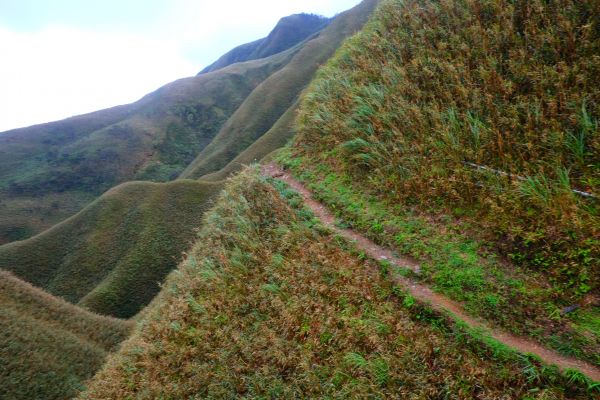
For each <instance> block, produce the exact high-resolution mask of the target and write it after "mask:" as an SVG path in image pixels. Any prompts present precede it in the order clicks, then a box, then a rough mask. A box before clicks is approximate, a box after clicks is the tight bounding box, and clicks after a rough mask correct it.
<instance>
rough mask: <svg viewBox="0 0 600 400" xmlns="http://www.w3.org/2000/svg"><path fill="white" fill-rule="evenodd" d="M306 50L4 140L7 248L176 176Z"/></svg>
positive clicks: (1, 198)
mask: <svg viewBox="0 0 600 400" xmlns="http://www.w3.org/2000/svg"><path fill="white" fill-rule="evenodd" d="M300 47H301V46H299V47H297V48H294V49H291V50H288V51H286V52H283V53H279V54H277V55H274V56H271V57H269V58H267V59H262V60H258V61H249V62H247V63H241V64H236V65H233V66H230V67H227V68H224V69H222V70H220V71H218V72H214V73H210V74H204V75H201V76H198V77H192V78H186V79H181V80H179V81H176V82H173V83H171V84H169V85H166V86H164V87H163V88H161V89H159V90H157V91H156V92H154V93H152V94H149V95H147V96H146V97H144V98H143V99H141V100H140V101H138V102H136V103H134V104H131V105H128V106H121V107H117V108H114V109H109V110H104V111H99V112H96V113H92V114H88V115H84V116H79V117H74V118H70V119H67V120H64V121H59V122H53V123H49V124H44V125H38V126H34V127H30V128H24V129H17V130H14V131H9V132H5V133H1V134H0V244H1V243H6V242H9V241H13V240H20V239H24V238H27V237H30V236H32V235H33V234H36V233H39V232H40V231H42V230H43V229H46V228H49V227H50V226H52V225H54V224H55V223H57V222H59V221H61V220H63V219H64V218H66V217H67V216H70V215H73V214H74V213H75V212H77V211H79V210H80V209H81V208H82V207H83V206H84V205H85V204H86V203H89V202H90V201H91V200H92V199H94V198H95V197H97V196H98V195H100V194H101V193H102V192H104V191H106V190H108V189H109V188H111V187H113V186H115V185H117V184H119V183H122V182H125V181H129V180H133V179H139V180H152V181H168V180H171V179H174V178H176V177H177V176H178V175H179V174H180V173H181V171H182V170H183V169H184V168H185V167H186V166H187V165H188V164H189V163H190V162H191V161H192V160H193V159H194V157H196V156H197V154H198V153H199V152H200V151H201V150H202V149H203V148H204V147H205V146H206V145H207V144H208V143H210V142H211V140H212V139H213V138H214V136H215V135H216V134H217V132H218V131H219V129H220V127H221V126H222V125H223V123H225V121H226V120H227V119H228V118H229V116H230V115H232V114H233V112H234V111H235V110H236V109H237V108H238V107H239V105H240V104H241V103H242V102H243V101H244V100H245V98H246V97H247V96H248V95H249V94H250V93H251V92H252V91H253V90H254V89H255V88H256V87H257V85H258V84H260V83H261V82H262V81H263V80H264V79H266V78H267V77H268V76H270V75H271V74H272V73H274V72H275V71H277V70H278V69H280V68H281V67H282V66H284V65H285V64H287V63H288V62H289V61H290V59H291V57H292V56H293V55H294V54H295V53H296V52H297V51H298V50H299V48H300Z"/></svg>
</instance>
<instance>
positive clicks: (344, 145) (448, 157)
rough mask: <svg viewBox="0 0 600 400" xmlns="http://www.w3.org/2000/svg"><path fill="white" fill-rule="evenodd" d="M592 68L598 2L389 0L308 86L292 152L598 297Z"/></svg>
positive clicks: (572, 297) (599, 70)
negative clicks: (459, 225)
mask: <svg viewBox="0 0 600 400" xmlns="http://www.w3.org/2000/svg"><path fill="white" fill-rule="evenodd" d="M598 76H600V5H599V3H598V2H597V1H570V0H559V1H552V2H547V1H542V0H534V1H519V2H508V1H500V0H445V1H439V2H438V1H427V0H408V1H398V0H387V1H385V2H384V3H383V5H382V6H381V8H380V10H379V11H378V12H377V14H376V16H375V18H374V20H373V21H372V22H371V23H370V24H369V25H368V27H367V28H366V29H365V30H363V31H362V32H361V33H360V34H358V35H356V36H355V37H354V38H352V39H351V40H349V41H348V42H347V43H346V44H345V45H344V46H343V48H342V49H341V50H340V51H339V52H338V54H337V56H336V57H335V59H334V60H332V61H331V62H330V63H329V64H328V65H327V66H326V67H325V68H323V69H322V70H321V71H320V73H319V74H318V77H317V79H316V80H315V81H314V82H313V83H312V85H311V87H310V88H309V89H308V94H307V96H306V97H305V101H304V102H303V104H302V105H301V111H300V117H299V124H298V127H297V129H298V132H299V134H298V139H297V143H296V145H295V147H294V150H293V152H294V154H295V155H300V156H303V157H305V158H306V160H307V161H306V163H304V164H302V165H301V166H299V169H302V168H304V167H306V168H308V167H310V166H315V165H321V166H322V167H323V168H322V169H323V171H325V170H327V171H330V172H332V173H334V174H337V176H339V177H340V179H345V180H348V181H351V182H353V185H354V186H355V188H359V190H362V191H363V192H364V193H369V194H371V195H374V196H376V197H378V198H380V199H383V200H385V201H386V202H387V203H389V204H394V205H395V206H396V207H399V208H400V209H404V210H406V209H410V208H414V209H417V210H418V211H419V212H426V213H430V214H433V215H442V216H446V217H445V218H448V217H450V219H454V218H459V219H460V220H461V221H463V222H465V223H466V224H467V226H468V228H467V229H468V230H470V231H471V233H473V232H474V233H475V235H476V236H477V237H478V238H479V239H482V240H483V241H487V242H488V243H489V244H490V245H491V247H493V248H495V249H494V250H499V251H500V252H501V253H502V254H503V255H505V256H506V257H508V258H509V259H510V260H511V261H512V262H513V263H515V264H516V265H518V266H522V267H525V268H528V269H529V271H530V272H531V273H533V274H539V276H543V280H544V281H546V282H548V285H550V286H551V287H552V294H551V296H552V297H553V298H554V299H560V300H561V302H562V304H563V306H566V305H569V304H573V303H576V302H578V301H580V300H581V301H583V302H584V303H586V302H587V303H588V304H589V303H592V304H593V303H594V302H597V301H598V299H597V298H595V297H594V296H592V294H593V293H594V292H595V290H596V289H597V287H598V277H600V271H599V269H598V266H599V265H600V261H599V259H600V256H599V254H600V252H599V250H600V241H599V240H598V238H599V237H600V231H599V228H600V218H599V216H598V204H599V203H598V201H599V199H598V195H599V193H600V181H599V174H600V159H599V156H600V134H599V133H600V131H599V125H598V120H599V117H600V108H599V107H600V86H599V85H598V84H597V78H598ZM576 191H578V192H576ZM583 192H585V193H583ZM388 211H389V213H390V218H392V217H393V215H394V213H396V211H397V210H396V211H394V209H389V210H388Z"/></svg>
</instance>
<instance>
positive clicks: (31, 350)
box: [0, 270, 133, 400]
mask: <svg viewBox="0 0 600 400" xmlns="http://www.w3.org/2000/svg"><path fill="white" fill-rule="evenodd" d="M0 303H1V304H2V307H1V308H0V325H1V326H2V334H1V335H0V398H3V399H13V400H29V399H49V400H50V399H52V400H54V399H57V400H58V399H70V398H72V397H73V396H75V395H76V394H77V393H78V392H79V391H80V390H81V389H82V388H83V387H84V385H85V381H86V380H87V379H89V378H91V377H92V376H93V374H94V373H95V372H96V370H98V369H99V368H100V367H101V366H102V364H103V362H104V360H105V358H106V355H107V354H108V353H109V352H113V351H115V350H117V349H118V346H119V344H120V343H121V342H122V341H123V340H124V339H125V338H127V336H128V335H129V333H130V332H131V330H132V327H133V324H132V323H130V322H126V321H122V320H117V319H114V318H108V317H102V316H99V315H95V314H92V313H90V312H87V311H84V310H82V309H80V308H78V307H76V306H73V305H71V304H69V303H67V302H65V301H63V300H60V299H58V298H56V297H53V296H51V295H49V294H47V293H45V292H43V291H42V290H40V289H38V288H35V287H33V286H31V285H29V284H28V283H25V282H23V281H21V280H20V279H17V278H16V277H14V276H13V275H11V274H10V273H8V272H6V271H2V270H0Z"/></svg>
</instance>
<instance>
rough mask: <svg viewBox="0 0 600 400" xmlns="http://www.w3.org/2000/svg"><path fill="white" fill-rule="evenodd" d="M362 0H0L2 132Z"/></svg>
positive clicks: (159, 78)
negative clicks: (294, 18) (294, 17)
mask: <svg viewBox="0 0 600 400" xmlns="http://www.w3.org/2000/svg"><path fill="white" fill-rule="evenodd" d="M359 2H360V0H93V1H90V0H0V131H4V130H7V129H12V128H17V127H23V126H29V125H33V124H37V123H42V122H49V121H53V120H58V119H62V118H66V117H69V116H73V115H77V114H82V113H85V112H90V111H95V110H98V109H102V108H106V107H111V106H115V105H119V104H125V103H130V102H133V101H135V100H137V99H139V98H140V97H142V96H143V95H145V94H146V93H149V92H151V91H153V90H155V89H157V88H158V87H160V86H162V85H163V84H166V83H168V82H171V81H173V80H175V79H178V78H183V77H186V76H191V75H195V74H196V73H197V72H198V71H200V70H201V69H202V68H203V67H204V66H206V65H208V64H210V63H211V62H212V61H214V60H216V59H217V58H218V57H219V56H220V55H222V54H223V53H225V52H226V51H228V50H230V49H231V48H233V47H235V46H237V45H239V44H242V43H246V42H249V41H252V40H255V39H259V38H261V37H264V36H266V35H267V34H268V33H269V31H270V30H271V29H272V28H273V27H274V26H275V24H276V23H277V21H278V20H279V18H281V17H283V16H286V15H290V14H294V13H299V12H309V13H316V14H322V15H325V16H333V15H335V14H337V13H339V12H342V11H344V10H346V9H348V8H351V7H352V6H354V5H356V4H358V3H359Z"/></svg>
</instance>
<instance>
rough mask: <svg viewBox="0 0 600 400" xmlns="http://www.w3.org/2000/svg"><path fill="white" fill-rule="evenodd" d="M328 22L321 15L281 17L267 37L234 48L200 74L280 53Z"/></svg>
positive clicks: (302, 14) (303, 14)
mask: <svg viewBox="0 0 600 400" xmlns="http://www.w3.org/2000/svg"><path fill="white" fill-rule="evenodd" d="M330 21H331V19H330V18H327V17H324V16H322V15H316V14H307V13H301V14H292V15H289V16H287V17H283V18H281V19H280V20H279V22H278V23H277V25H275V28H273V30H272V31H271V33H269V35H268V36H267V37H265V38H262V39H259V40H256V41H254V42H250V43H246V44H243V45H241V46H238V47H236V48H234V49H233V50H231V51H229V52H228V53H226V54H225V55H223V56H222V57H221V58H219V59H218V60H217V61H216V62H214V63H213V64H211V65H209V66H208V67H206V68H204V69H203V70H202V71H201V72H200V74H204V73H208V72H213V71H216V70H219V69H221V68H224V67H226V66H228V65H231V64H234V63H238V62H243V61H250V60H257V59H260V58H265V57H269V56H271V55H273V54H277V53H280V52H282V51H284V50H287V49H289V48H291V47H293V46H295V45H297V44H298V43H300V42H302V41H303V40H305V39H307V38H308V37H310V36H311V35H313V34H315V33H317V32H319V31H320V30H321V29H323V28H324V27H325V26H327V25H328V24H329V22H330Z"/></svg>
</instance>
